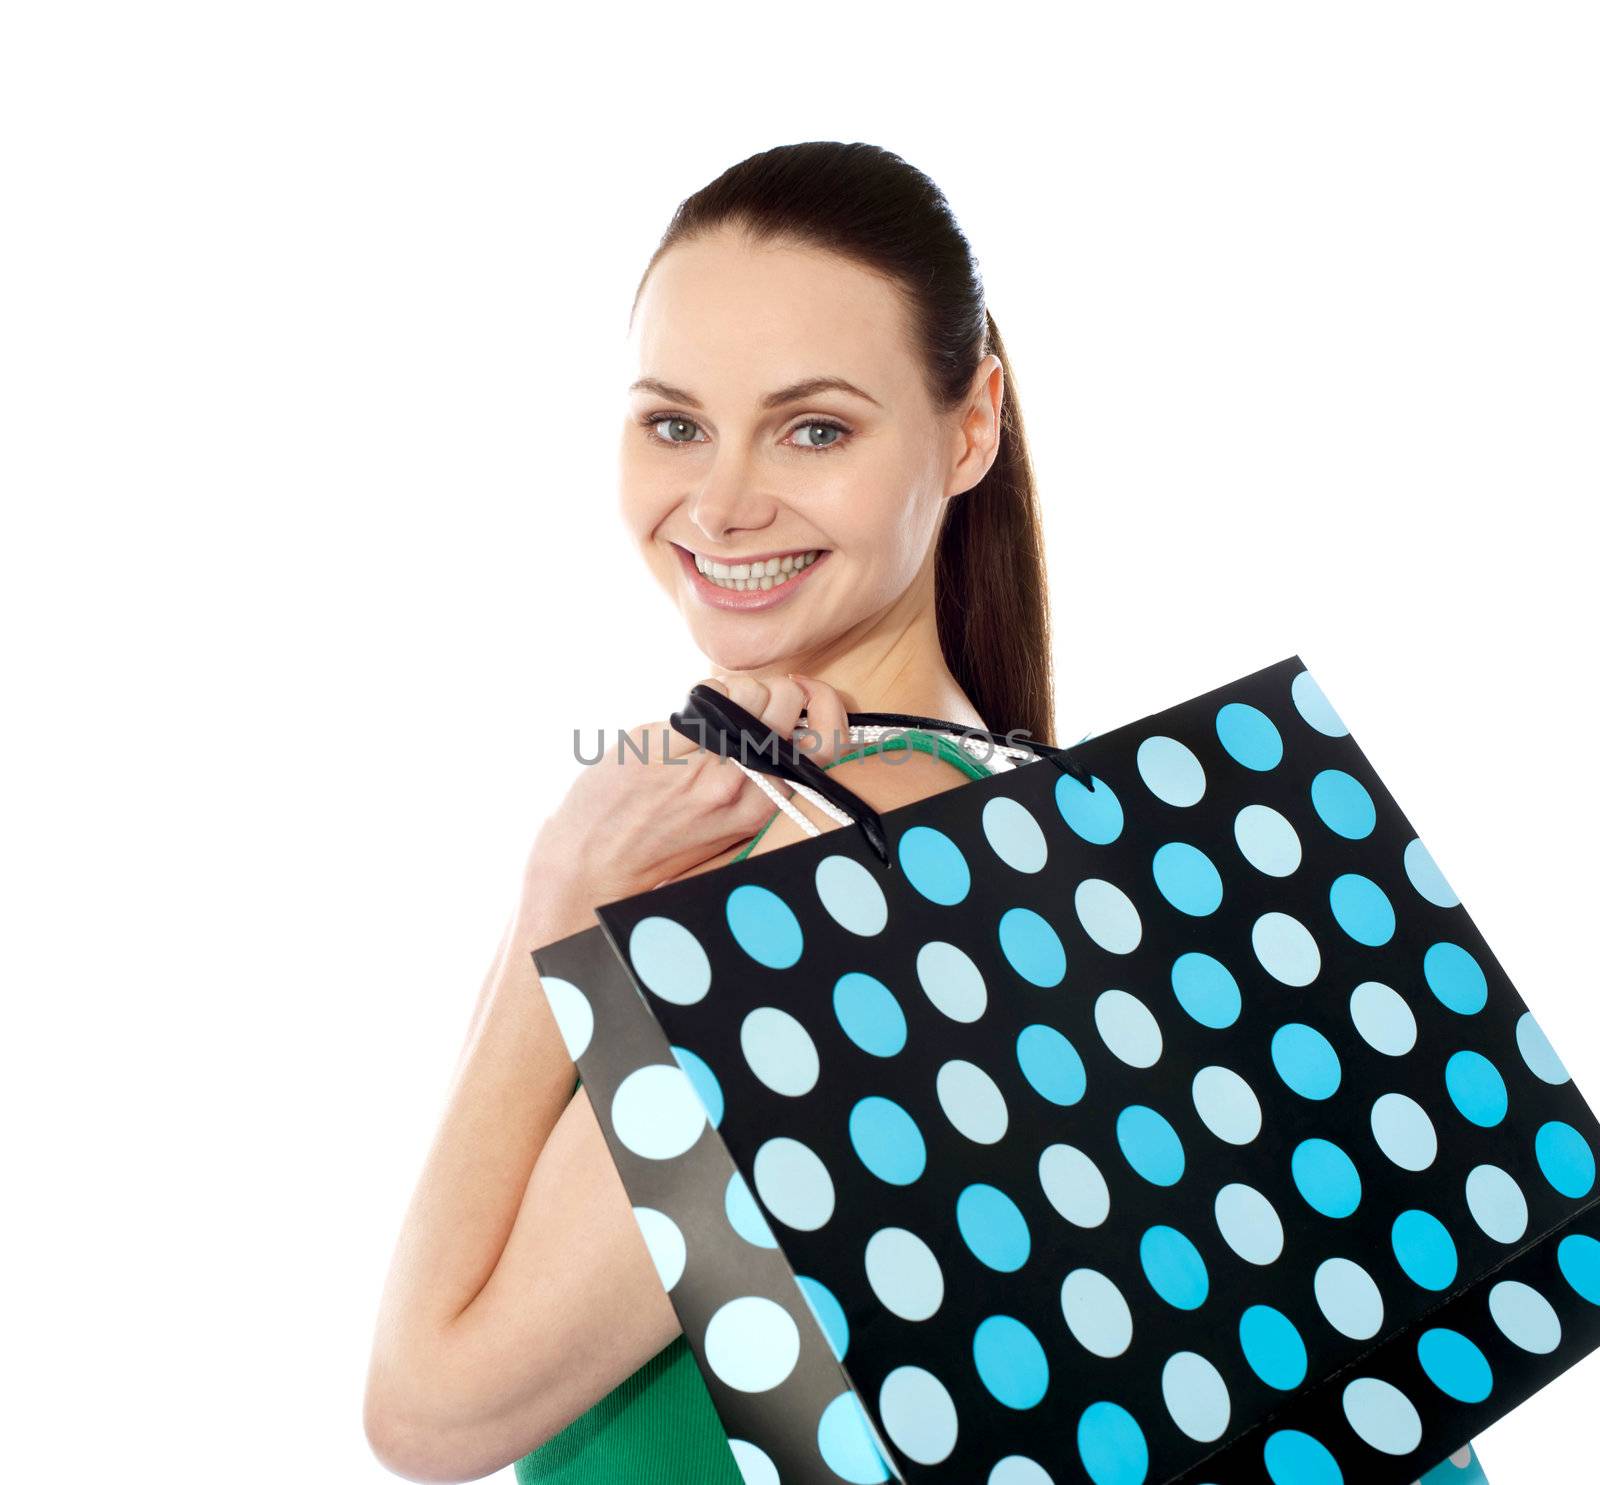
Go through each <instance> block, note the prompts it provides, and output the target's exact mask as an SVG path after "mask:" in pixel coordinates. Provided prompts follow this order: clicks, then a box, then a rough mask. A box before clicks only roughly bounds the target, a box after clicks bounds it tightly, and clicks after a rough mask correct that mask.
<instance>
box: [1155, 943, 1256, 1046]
mask: <svg viewBox="0 0 1600 1485" xmlns="http://www.w3.org/2000/svg"><path fill="white" fill-rule="evenodd" d="M1172 993H1173V994H1174V995H1176V996H1177V997H1178V1004H1179V1005H1181V1006H1182V1007H1183V1008H1184V1010H1185V1011H1186V1012H1187V1013H1188V1014H1189V1016H1190V1017H1191V1018H1192V1019H1193V1020H1196V1021H1198V1022H1199V1023H1200V1024H1201V1025H1202V1026H1209V1027H1210V1028H1211V1029H1212V1030H1213V1031H1220V1030H1222V1028H1223V1027H1225V1026H1232V1025H1233V1023H1234V1022H1235V1021H1237V1020H1238V1019H1239V1007H1240V1004H1241V1001H1240V997H1239V982H1238V981H1237V980H1236V979H1234V977H1233V976H1232V974H1230V973H1229V971H1228V967H1227V966H1226V965H1225V964H1223V963H1222V961H1221V960H1220V959H1213V958H1212V957H1211V955H1209V954H1202V953H1200V952H1198V951H1197V950H1196V951H1191V952H1190V953H1187V954H1180V955H1179V956H1178V957H1177V959H1175V960H1174V961H1173V965H1172Z"/></svg>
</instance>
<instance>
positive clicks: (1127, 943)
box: [1072, 877, 1144, 954]
mask: <svg viewBox="0 0 1600 1485" xmlns="http://www.w3.org/2000/svg"><path fill="white" fill-rule="evenodd" d="M1072 905H1073V907H1074V909H1076V911H1077V914H1078V921H1079V922H1080V923H1081V924H1083V931H1084V932H1085V933H1087V934H1088V935H1089V937H1090V938H1092V939H1093V940H1094V941H1095V942H1096V943H1097V944H1099V945H1100V947H1101V948H1102V949H1104V950H1105V951H1106V952H1107V953H1109V954H1131V953H1132V952H1133V951H1134V950H1135V949H1137V948H1138V947H1139V940H1140V939H1141V938H1142V937H1143V935H1144V927H1143V925H1142V924H1141V923H1140V921H1139V910H1138V909H1137V908H1136V907H1134V905H1133V899H1132V898H1130V897H1129V896H1128V894H1127V893H1126V892H1124V891H1123V890H1122V888H1121V887H1118V886H1116V885H1115V884H1113V883H1111V882H1106V881H1102V880H1101V879H1100V878H1099V877H1089V878H1087V879H1086V880H1084V881H1082V882H1079V883H1078V886H1077V890H1076V891H1075V892H1074V893H1073V894H1072Z"/></svg>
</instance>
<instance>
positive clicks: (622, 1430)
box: [515, 728, 988, 1485]
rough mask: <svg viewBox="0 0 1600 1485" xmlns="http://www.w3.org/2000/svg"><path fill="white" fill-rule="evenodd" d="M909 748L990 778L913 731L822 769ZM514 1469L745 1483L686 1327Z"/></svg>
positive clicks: (581, 1477)
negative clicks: (684, 1333)
mask: <svg viewBox="0 0 1600 1485" xmlns="http://www.w3.org/2000/svg"><path fill="white" fill-rule="evenodd" d="M905 747H911V748H915V749H916V750H917V751H918V752H922V753H932V754H934V755H935V756H937V757H940V758H943V759H944V760H945V762H947V763H953V764H954V765H955V766H956V767H957V768H959V769H960V770H961V771H962V772H963V773H965V774H966V775H967V777H968V778H972V779H981V778H987V777H988V770H987V769H985V768H984V767H983V765H982V764H981V763H979V762H977V761H976V760H975V759H974V758H973V756H972V755H971V754H970V753H968V752H967V751H966V750H965V749H963V748H961V747H958V746H957V745H956V744H955V743H953V742H951V741H950V740H949V739H948V738H947V737H944V736H942V735H941V734H939V733H936V732H922V731H918V730H914V729H909V728H908V729H906V730H905V731H901V732H895V733H893V734H891V735H890V736H888V737H886V738H882V739H880V740H879V741H878V742H872V743H866V744H864V745H863V746H861V747H860V748H857V749H856V750H855V751H854V752H850V753H845V754H843V755H841V756H840V757H838V758H835V759H834V760H833V761H832V762H830V763H825V764H823V765H822V766H823V767H824V768H832V767H833V765H834V763H843V762H844V761H845V760H846V759H849V758H858V757H862V756H864V755H865V754H868V753H874V752H879V751H889V752H892V751H893V750H894V749H896V748H905ZM781 813H782V811H780V810H774V811H773V812H772V819H770V820H768V821H767V823H766V824H765V825H763V826H762V827H761V829H760V830H758V831H757V832H756V834H755V835H754V836H753V837H752V838H751V840H750V844H749V845H747V846H746V847H745V848H744V849H743V850H742V851H740V852H739V854H738V855H737V856H735V857H734V858H733V859H734V860H735V861H743V860H744V858H745V857H746V856H748V855H749V854H750V852H751V851H752V850H754V849H755V844H756V842H757V841H758V840H760V839H761V837H762V836H763V835H765V834H766V833H767V831H768V830H769V829H770V828H771V826H772V821H773V820H776V819H777V818H778V816H779V814H781ZM582 1081H583V1080H582V1078H580V1079H579V1080H578V1082H579V1083H580V1084H581V1083H582ZM573 1091H574V1092H576V1091H577V1089H576V1088H574V1089H573ZM515 1468H516V1477H517V1481H518V1485H535V1482H537V1485H646V1482H648V1485H743V1481H744V1475H743V1472H742V1471H741V1470H740V1469H739V1466H738V1465H737V1464H736V1463H734V1458H733V1453H732V1451H731V1450H730V1449H729V1448H728V1435H727V1431H726V1430H725V1429H724V1428H723V1426H722V1420H721V1419H720V1418H719V1417H718V1416H717V1410H716V1408H715V1407H714V1406H713V1404H712V1401H711V1393H710V1391H709V1389H708V1388H707V1387H706V1381H705V1378H704V1376H702V1375H701V1372H700V1367H699V1364H698V1363H697V1362H696V1361H695V1358H694V1352H693V1351H692V1350H691V1349H690V1347H689V1342H688V1341H687V1340H686V1339H685V1338H684V1336H683V1335H682V1333H681V1332H680V1333H679V1334H678V1335H676V1336H674V1337H673V1338H672V1340H671V1341H669V1342H668V1343H667V1345H666V1346H664V1347H663V1348H662V1349H661V1350H660V1351H658V1352H657V1353H656V1354H655V1355H654V1356H652V1357H651V1358H650V1360H649V1361H647V1362H645V1364H644V1365H643V1366H642V1367H640V1368H639V1370H638V1371H636V1372H635V1373H634V1374H633V1375H632V1376H631V1377H629V1378H628V1379H627V1380H626V1381H625V1382H622V1383H621V1384H619V1385H618V1386H617V1387H615V1388H614V1389H613V1390H612V1391H611V1392H610V1393H608V1394H607V1395H606V1396H605V1397H603V1398H601V1399H600V1401H599V1402H597V1403H596V1404H595V1405H594V1406H593V1407H592V1408H590V1409H589V1411H588V1412H586V1413H584V1414H582V1415H580V1416H579V1417H577V1418H575V1419H573V1421H572V1422H571V1423H569V1424H568V1425H567V1427H566V1428H564V1429H562V1431H561V1432H560V1433H558V1434H556V1435H555V1437H554V1438H552V1439H550V1440H549V1441H548V1442H546V1443H545V1444H543V1445H541V1446H540V1447H539V1448H537V1449H535V1450H534V1451H533V1453H531V1454H528V1455H525V1456H524V1457H523V1458H521V1459H519V1460H518V1461H517V1462H516V1467H515Z"/></svg>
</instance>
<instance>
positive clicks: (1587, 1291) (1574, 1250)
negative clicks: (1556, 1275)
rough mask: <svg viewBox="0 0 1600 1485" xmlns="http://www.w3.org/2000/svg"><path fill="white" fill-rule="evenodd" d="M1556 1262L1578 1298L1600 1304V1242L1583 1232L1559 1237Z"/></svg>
mask: <svg viewBox="0 0 1600 1485" xmlns="http://www.w3.org/2000/svg"><path fill="white" fill-rule="evenodd" d="M1556 1262H1557V1264H1559V1265H1560V1268H1561V1276H1562V1278H1564V1279H1565V1280H1566V1281H1567V1283H1569V1284H1570V1285H1571V1286H1572V1291H1573V1293H1574V1294H1576V1295H1577V1296H1578V1298H1579V1299H1586V1300H1588V1301H1589V1303H1590V1304H1592V1305H1600V1243H1597V1242H1596V1241H1595V1240H1594V1239H1593V1238H1592V1237H1589V1236H1588V1235H1587V1234H1585V1233H1581V1232H1574V1233H1572V1234H1570V1235H1569V1236H1567V1237H1564V1238H1562V1239H1561V1242H1560V1245H1559V1246H1558V1247H1557V1248H1556Z"/></svg>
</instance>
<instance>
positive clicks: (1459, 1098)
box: [1444, 1052, 1509, 1129]
mask: <svg viewBox="0 0 1600 1485" xmlns="http://www.w3.org/2000/svg"><path fill="white" fill-rule="evenodd" d="M1444 1085H1445V1088H1446V1089H1447V1090H1448V1091H1449V1094H1450V1101H1451V1103H1453V1104H1454V1105H1455V1106H1456V1107H1457V1108H1458V1109H1460V1110H1461V1117H1462V1118H1464V1119H1469V1120H1471V1122H1472V1123H1474V1124H1476V1125H1478V1126H1479V1128H1481V1129H1493V1128H1494V1126H1495V1125H1496V1124H1498V1123H1499V1122H1500V1121H1501V1120H1502V1119H1504V1118H1505V1116H1506V1108H1507V1106H1508V1103H1509V1100H1508V1097H1507V1094H1506V1080H1505V1079H1504V1078H1502V1077H1501V1076H1500V1069H1499V1068H1497V1067H1496V1066H1495V1065H1494V1063H1492V1062H1491V1061H1489V1059H1488V1058H1487V1057H1485V1056H1484V1055H1483V1054H1482V1053H1481V1052H1457V1053H1456V1054H1455V1056H1453V1057H1452V1058H1451V1059H1450V1060H1449V1061H1448V1062H1447V1063H1445V1066H1444Z"/></svg>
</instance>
